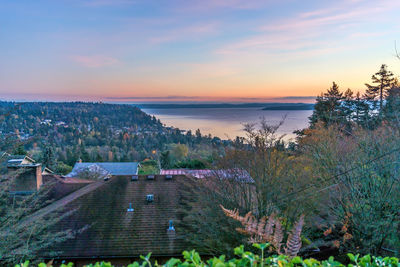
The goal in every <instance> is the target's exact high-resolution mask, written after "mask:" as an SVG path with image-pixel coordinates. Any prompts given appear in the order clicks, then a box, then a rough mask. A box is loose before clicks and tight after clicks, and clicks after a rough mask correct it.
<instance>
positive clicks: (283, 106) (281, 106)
mask: <svg viewBox="0 0 400 267" xmlns="http://www.w3.org/2000/svg"><path fill="white" fill-rule="evenodd" d="M133 105H134V106H137V107H139V108H142V109H178V108H263V109H265V110H312V109H313V107H314V104H306V103H237V104H231V103H193V104H173V103H165V104H133Z"/></svg>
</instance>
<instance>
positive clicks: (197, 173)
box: [160, 168, 254, 183]
mask: <svg viewBox="0 0 400 267" xmlns="http://www.w3.org/2000/svg"><path fill="white" fill-rule="evenodd" d="M160 174H161V175H187V176H192V177H195V178H199V179H201V178H207V177H217V178H220V179H235V180H238V181H242V182H250V183H252V182H254V180H253V178H252V177H251V176H250V174H249V173H248V172H247V171H246V170H243V169H237V168H235V169H224V170H222V169H220V170H210V169H201V170H190V169H167V170H164V169H162V170H161V171H160Z"/></svg>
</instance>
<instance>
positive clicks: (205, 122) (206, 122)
mask: <svg viewBox="0 0 400 267" xmlns="http://www.w3.org/2000/svg"><path fill="white" fill-rule="evenodd" d="M143 111H144V112H146V113H148V114H151V115H154V116H155V117H157V118H158V119H160V121H161V122H162V123H163V124H165V125H166V126H173V127H177V128H180V129H182V130H192V132H193V133H194V131H196V130H197V129H200V131H201V133H202V134H211V135H213V136H218V137H220V138H222V139H227V138H230V139H232V138H235V137H236V136H244V132H243V123H253V122H258V121H259V120H260V118H262V117H265V119H266V120H267V122H269V123H271V124H277V123H278V122H279V121H280V120H281V119H282V118H283V117H284V116H285V115H286V119H285V122H284V124H283V125H282V126H281V128H280V129H279V133H280V134H287V137H286V138H285V139H286V140H288V139H292V138H294V134H293V131H295V130H299V129H304V128H306V127H307V126H308V117H309V116H310V115H311V114H312V110H262V109H261V108H178V109H143Z"/></svg>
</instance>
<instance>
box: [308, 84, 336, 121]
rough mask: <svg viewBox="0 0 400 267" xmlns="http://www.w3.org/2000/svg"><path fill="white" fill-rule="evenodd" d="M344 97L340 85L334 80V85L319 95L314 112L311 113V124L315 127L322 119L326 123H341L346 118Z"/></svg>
mask: <svg viewBox="0 0 400 267" xmlns="http://www.w3.org/2000/svg"><path fill="white" fill-rule="evenodd" d="M343 99H344V96H343V93H341V92H340V91H339V86H338V85H337V84H336V83H335V82H333V83H332V87H331V88H329V89H328V91H327V92H326V93H324V94H322V95H321V96H318V97H317V101H316V103H315V106H314V112H313V114H312V115H311V117H310V118H309V119H310V125H311V127H313V126H314V125H315V124H316V123H317V122H319V121H321V122H323V123H324V124H325V125H330V124H334V123H340V122H341V121H342V120H343V119H344V114H343V110H342V107H341V102H342V100H343Z"/></svg>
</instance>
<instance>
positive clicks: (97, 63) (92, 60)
mask: <svg viewBox="0 0 400 267" xmlns="http://www.w3.org/2000/svg"><path fill="white" fill-rule="evenodd" d="M71 59H72V60H73V61H74V62H76V63H78V64H80V65H82V66H84V67H88V68H99V67H104V66H110V65H115V64H117V63H118V62H119V61H118V59H116V58H113V57H108V56H102V55H95V56H82V55H75V56H71Z"/></svg>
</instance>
